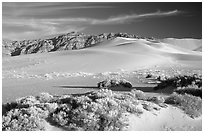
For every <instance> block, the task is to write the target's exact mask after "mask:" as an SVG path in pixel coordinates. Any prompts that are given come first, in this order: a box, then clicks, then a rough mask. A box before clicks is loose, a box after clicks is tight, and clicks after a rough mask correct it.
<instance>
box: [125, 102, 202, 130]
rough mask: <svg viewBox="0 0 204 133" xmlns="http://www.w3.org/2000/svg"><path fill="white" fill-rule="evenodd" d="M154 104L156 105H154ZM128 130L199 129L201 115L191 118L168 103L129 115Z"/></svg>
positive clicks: (200, 128)
mask: <svg viewBox="0 0 204 133" xmlns="http://www.w3.org/2000/svg"><path fill="white" fill-rule="evenodd" d="M154 106H156V105H154ZM129 122H130V125H129V127H128V128H127V129H126V130H129V131H169V130H170V131H185V130H186V131H201V130H202V117H199V118H196V119H192V118H190V117H189V116H187V115H186V114H185V113H184V112H183V111H182V110H180V109H178V108H177V107H173V106H171V105H168V107H167V108H161V109H160V110H159V111H146V110H144V109H143V114H142V115H141V116H139V117H138V116H135V115H133V114H131V115H130V116H129Z"/></svg>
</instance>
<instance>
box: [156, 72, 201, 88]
mask: <svg viewBox="0 0 204 133" xmlns="http://www.w3.org/2000/svg"><path fill="white" fill-rule="evenodd" d="M190 86H193V87H196V88H200V87H202V77H201V76H198V75H197V74H194V75H190V76H187V75H184V76H176V77H173V78H167V79H165V80H161V83H159V84H158V85H157V86H156V87H155V88H154V89H155V90H158V89H165V88H167V87H172V88H174V89H177V88H178V87H190Z"/></svg>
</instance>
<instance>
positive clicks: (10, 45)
mask: <svg viewBox="0 0 204 133" xmlns="http://www.w3.org/2000/svg"><path fill="white" fill-rule="evenodd" d="M116 37H125V38H142V37H138V36H136V35H130V34H127V33H103V34H100V35H86V34H83V33H79V32H70V33H67V34H63V35H59V36H56V37H52V38H48V39H35V40H23V41H12V42H7V41H3V45H2V49H3V55H10V56H17V55H22V54H32V53H43V52H52V51H60V50H75V49H82V48H86V47H90V46H92V45H95V44H97V43H100V42H103V41H105V40H111V39H114V38H116ZM146 39H151V40H152V38H146Z"/></svg>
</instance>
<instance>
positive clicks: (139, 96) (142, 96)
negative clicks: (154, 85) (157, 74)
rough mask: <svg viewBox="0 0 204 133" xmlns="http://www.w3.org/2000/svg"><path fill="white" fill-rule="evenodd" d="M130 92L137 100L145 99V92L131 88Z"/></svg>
mask: <svg viewBox="0 0 204 133" xmlns="http://www.w3.org/2000/svg"><path fill="white" fill-rule="evenodd" d="M131 93H132V94H133V96H134V97H135V98H136V99H138V100H146V99H147V96H145V93H144V92H143V91H140V90H136V89H132V90H131Z"/></svg>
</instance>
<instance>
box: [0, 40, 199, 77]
mask: <svg viewBox="0 0 204 133" xmlns="http://www.w3.org/2000/svg"><path fill="white" fill-rule="evenodd" d="M201 57H202V54H201V53H200V52H195V51H194V52H193V51H191V50H187V49H183V48H180V47H177V46H173V45H170V44H166V43H153V42H150V41H147V40H145V39H127V38H121V37H118V38H116V39H113V40H108V41H104V42H103V43H99V44H98V45H96V46H93V47H89V48H86V49H81V50H73V51H58V52H53V53H42V54H31V55H22V56H17V57H11V58H4V59H3V70H22V69H24V70H25V71H26V72H28V74H34V75H35V74H46V73H51V72H59V70H60V71H64V72H68V73H76V72H87V73H100V72H114V71H119V70H121V69H123V70H126V71H133V70H137V69H141V68H144V67H145V68H148V67H151V66H153V65H156V64H157V65H158V64H165V63H167V62H175V61H182V60H184V61H201V59H202V58H201Z"/></svg>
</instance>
